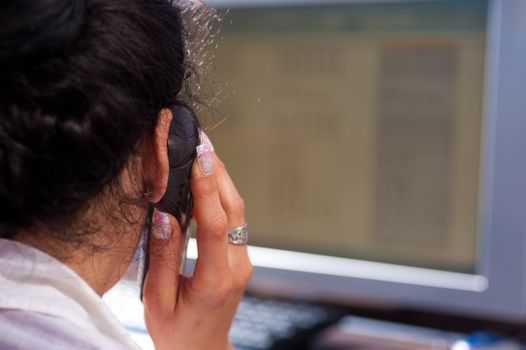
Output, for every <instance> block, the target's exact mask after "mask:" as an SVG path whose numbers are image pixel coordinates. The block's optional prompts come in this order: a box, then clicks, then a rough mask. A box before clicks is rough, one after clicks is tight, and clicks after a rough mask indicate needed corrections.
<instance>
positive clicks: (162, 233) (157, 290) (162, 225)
mask: <svg viewBox="0 0 526 350" xmlns="http://www.w3.org/2000/svg"><path fill="white" fill-rule="evenodd" d="M181 237H182V235H181V229H180V226H179V224H178V223H177V220H176V219H175V218H174V217H172V216H171V215H168V214H166V213H163V212H160V211H158V210H157V209H156V210H154V214H153V218H152V228H151V236H150V247H149V268H148V273H147V274H146V279H145V281H144V290H143V303H144V307H145V310H146V313H147V315H148V313H153V314H155V315H156V316H159V315H161V316H163V315H164V316H170V315H171V314H172V313H173V311H174V309H175V305H176V302H177V294H178V293H177V291H178V283H179V269H180V266H179V265H180V260H181V259H180V256H181V254H182V252H181V245H182V238H181ZM155 319H159V317H155Z"/></svg>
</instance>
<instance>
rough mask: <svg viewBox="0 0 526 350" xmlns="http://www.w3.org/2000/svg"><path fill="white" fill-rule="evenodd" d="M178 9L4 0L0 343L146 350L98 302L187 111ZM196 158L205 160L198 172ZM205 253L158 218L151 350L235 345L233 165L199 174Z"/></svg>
mask: <svg viewBox="0 0 526 350" xmlns="http://www.w3.org/2000/svg"><path fill="white" fill-rule="evenodd" d="M181 11H182V9H181V8H179V7H176V6H173V5H171V4H170V1H168V0H134V1H129V0H38V1H35V0H33V1H31V0H8V1H4V2H3V3H2V7H1V8H0V23H2V25H1V26H0V237H1V238H0V349H62V348H64V349H136V345H134V343H133V342H132V341H131V340H130V338H129V336H128V335H127V334H126V332H125V331H124V330H123V329H122V327H121V326H120V325H119V324H118V323H117V322H116V321H115V319H114V318H113V317H112V315H111V314H110V313H109V311H108V310H107V309H106V307H105V306H104V304H103V303H102V301H101V298H100V297H101V296H102V295H103V294H104V293H105V292H107V291H108V290H109V289H110V288H111V287H112V286H114V285H115V284H116V283H117V282H118V281H119V279H120V278H121V277H122V276H123V274H124V272H125V271H126V270H127V268H128V267H129V265H130V263H131V262H132V260H133V256H134V252H135V251H136V249H137V246H138V244H139V240H140V236H141V231H142V228H143V225H144V223H145V222H146V219H147V212H148V207H149V206H150V205H153V204H155V203H157V202H158V201H159V200H160V199H161V198H162V197H163V195H164V193H165V192H166V186H167V179H168V156H167V137H168V126H169V125H170V121H171V120H172V118H173V116H172V113H171V112H170V109H168V108H167V107H169V106H172V105H178V104H179V105H181V104H184V101H183V97H182V96H183V92H182V91H186V89H185V88H184V85H185V77H186V76H187V70H188V68H187V62H186V60H187V57H186V48H185V43H186V38H185V34H184V33H185V31H184V28H183V26H182V20H181ZM197 163H199V164H200V165H201V166H198V165H197ZM191 190H192V193H193V197H194V210H193V217H194V219H195V220H196V223H197V244H198V249H199V259H198V261H197V263H196V268H195V273H194V276H193V278H191V279H182V278H179V275H178V273H177V271H178V270H179V267H178V266H177V265H178V261H179V258H178V257H179V255H180V254H181V249H180V248H181V244H180V243H179V242H180V237H181V232H180V231H181V230H180V228H179V225H178V223H177V221H176V220H175V219H174V218H173V217H172V216H170V215H168V214H166V213H161V212H159V211H157V212H155V214H154V215H153V224H152V237H151V242H150V257H149V262H150V263H149V265H150V266H149V271H148V274H147V276H146V281H145V285H144V289H143V292H144V298H143V302H144V306H145V317H146V322H147V326H148V330H149V333H150V335H151V336H152V338H153V341H154V343H155V347H156V349H157V350H162V349H227V348H230V345H229V343H228V339H227V334H228V329H229V327H230V325H231V322H232V318H233V316H234V313H235V310H236V307H237V304H238V302H239V300H240V298H241V296H242V293H243V289H244V287H245V286H246V283H247V281H248V279H249V278H250V274H251V269H252V267H251V265H250V262H249V259H248V256H247V250H246V246H245V245H233V244H229V241H228V238H227V232H228V231H229V230H232V229H234V228H238V227H240V226H243V225H244V224H245V218H244V209H243V201H242V199H241V198H240V196H239V194H238V193H237V191H236V188H235V186H234V185H233V183H232V181H231V179H230V177H229V176H228V174H227V172H226V170H225V168H224V166H223V164H222V163H221V161H220V160H219V158H218V157H217V156H216V155H215V154H214V153H209V152H204V153H202V154H200V155H199V159H198V162H196V164H194V166H193V168H192V178H191Z"/></svg>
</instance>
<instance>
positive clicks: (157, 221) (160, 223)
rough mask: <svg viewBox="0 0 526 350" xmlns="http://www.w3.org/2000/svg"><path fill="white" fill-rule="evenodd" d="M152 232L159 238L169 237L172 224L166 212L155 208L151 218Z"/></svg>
mask: <svg viewBox="0 0 526 350" xmlns="http://www.w3.org/2000/svg"><path fill="white" fill-rule="evenodd" d="M152 234H153V236H154V237H155V238H157V239H159V240H163V241H164V240H166V239H169V238H170V237H171V235H172V225H171V224H170V218H169V217H168V214H166V213H163V212H162V211H159V210H157V209H155V210H154V211H153V219H152Z"/></svg>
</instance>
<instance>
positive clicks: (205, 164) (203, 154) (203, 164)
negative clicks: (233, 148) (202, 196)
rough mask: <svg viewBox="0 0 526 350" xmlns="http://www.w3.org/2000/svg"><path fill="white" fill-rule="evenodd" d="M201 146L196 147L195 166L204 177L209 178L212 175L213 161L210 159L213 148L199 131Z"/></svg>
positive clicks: (205, 136) (202, 132)
mask: <svg viewBox="0 0 526 350" xmlns="http://www.w3.org/2000/svg"><path fill="white" fill-rule="evenodd" d="M199 133H200V138H201V144H200V145H199V146H197V149H196V150H197V165H198V166H199V169H200V170H201V174H203V175H204V176H210V175H212V174H213V173H214V161H213V159H212V152H214V146H213V145H212V142H210V139H209V138H208V136H207V135H206V134H205V132H204V131H203V130H200V131H199Z"/></svg>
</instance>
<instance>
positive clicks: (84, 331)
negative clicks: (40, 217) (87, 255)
mask: <svg viewBox="0 0 526 350" xmlns="http://www.w3.org/2000/svg"><path fill="white" fill-rule="evenodd" d="M0 349H2V350H14V349H17V350H25V349H28V350H29V349H31V350H33V349H79V350H85V349H90V350H99V349H104V350H139V349H140V348H139V347H138V346H137V344H135V343H134V342H133V341H132V339H131V338H130V336H129V334H128V332H127V331H126V330H125V329H124V327H122V326H121V324H120V323H119V322H118V321H117V320H116V319H115V317H114V316H113V314H112V313H111V312H110V310H109V309H108V307H107V306H106V304H104V302H103V301H102V299H101V298H100V296H99V295H97V293H95V291H94V290H93V289H92V288H91V287H90V286H89V285H88V284H87V283H86V282H85V281H84V280H83V279H82V278H80V277H79V276H78V275H77V274H76V273H75V272H74V271H73V270H71V269H70V268H69V267H67V266H66V265H64V264H62V263H61V262H60V261H58V260H56V259H54V258H53V257H51V256H49V255H47V254H45V253H43V252H41V251H39V250H37V249H35V248H32V247H29V246H27V245H24V244H21V243H18V242H14V241H10V240H6V239H0Z"/></svg>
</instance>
